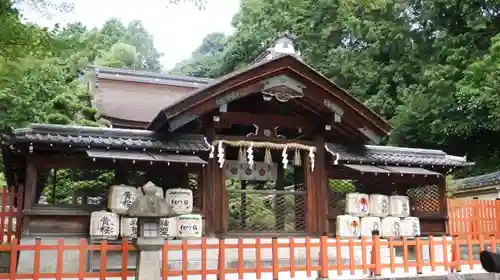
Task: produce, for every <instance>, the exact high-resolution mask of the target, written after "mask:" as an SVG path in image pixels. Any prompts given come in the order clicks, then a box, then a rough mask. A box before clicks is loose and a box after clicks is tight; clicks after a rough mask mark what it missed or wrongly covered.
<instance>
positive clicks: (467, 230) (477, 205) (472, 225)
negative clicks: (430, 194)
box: [447, 199, 500, 239]
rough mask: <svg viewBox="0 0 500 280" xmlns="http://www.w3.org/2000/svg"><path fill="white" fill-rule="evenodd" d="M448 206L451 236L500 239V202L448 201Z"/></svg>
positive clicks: (476, 200)
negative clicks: (493, 237)
mask: <svg viewBox="0 0 500 280" xmlns="http://www.w3.org/2000/svg"><path fill="white" fill-rule="evenodd" d="M447 204H448V233H449V234H450V235H458V236H460V237H466V236H468V235H470V234H472V237H473V238H476V239H477V238H478V237H479V236H480V235H483V236H489V235H492V234H493V235H496V236H497V237H500V232H499V231H500V200H479V199H472V200H458V199H448V201H447Z"/></svg>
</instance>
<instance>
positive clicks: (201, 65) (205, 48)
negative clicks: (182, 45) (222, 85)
mask: <svg viewBox="0 0 500 280" xmlns="http://www.w3.org/2000/svg"><path fill="white" fill-rule="evenodd" d="M226 44H227V37H226V35H224V33H211V34H208V35H206V36H205V38H203V42H202V43H201V45H200V46H199V47H198V48H197V49H196V50H195V51H194V52H193V53H192V56H191V58H189V59H188V60H185V61H182V62H180V63H177V64H176V65H175V66H174V68H173V69H172V70H171V71H170V73H172V74H180V75H187V76H194V77H202V78H217V77H219V76H221V75H222V73H221V72H220V71H219V66H218V65H219V64H220V63H221V60H222V58H223V54H224V50H225V49H226Z"/></svg>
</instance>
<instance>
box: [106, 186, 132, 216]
mask: <svg viewBox="0 0 500 280" xmlns="http://www.w3.org/2000/svg"><path fill="white" fill-rule="evenodd" d="M138 195H139V193H138V191H137V188H135V187H131V186H125V185H117V186H111V188H110V189H109V196H108V197H109V198H108V208H109V209H110V210H111V211H112V212H113V213H117V214H125V213H127V211H128V209H129V208H130V206H131V205H132V203H133V202H134V201H135V199H136V197H137V196H138Z"/></svg>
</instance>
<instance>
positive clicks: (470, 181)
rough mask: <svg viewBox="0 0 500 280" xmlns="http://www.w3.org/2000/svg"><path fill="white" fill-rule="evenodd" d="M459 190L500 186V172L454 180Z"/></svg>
mask: <svg viewBox="0 0 500 280" xmlns="http://www.w3.org/2000/svg"><path fill="white" fill-rule="evenodd" d="M454 183H455V185H456V186H457V188H458V189H459V190H465V189H474V188H480V187H487V186H493V185H498V184H500V171H496V172H492V173H488V174H484V175H479V176H474V177H467V178H463V179H458V180H454Z"/></svg>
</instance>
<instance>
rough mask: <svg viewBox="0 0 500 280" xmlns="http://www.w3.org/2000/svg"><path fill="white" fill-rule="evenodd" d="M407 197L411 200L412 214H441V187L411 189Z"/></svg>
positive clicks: (429, 186) (428, 186)
mask: <svg viewBox="0 0 500 280" xmlns="http://www.w3.org/2000/svg"><path fill="white" fill-rule="evenodd" d="M406 195H407V196H408V197H409V199H410V205H411V211H412V213H415V212H416V213H429V212H431V213H432V212H440V211H441V205H440V203H439V186H437V185H425V186H420V187H415V188H409V189H408V190H407V191H406Z"/></svg>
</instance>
